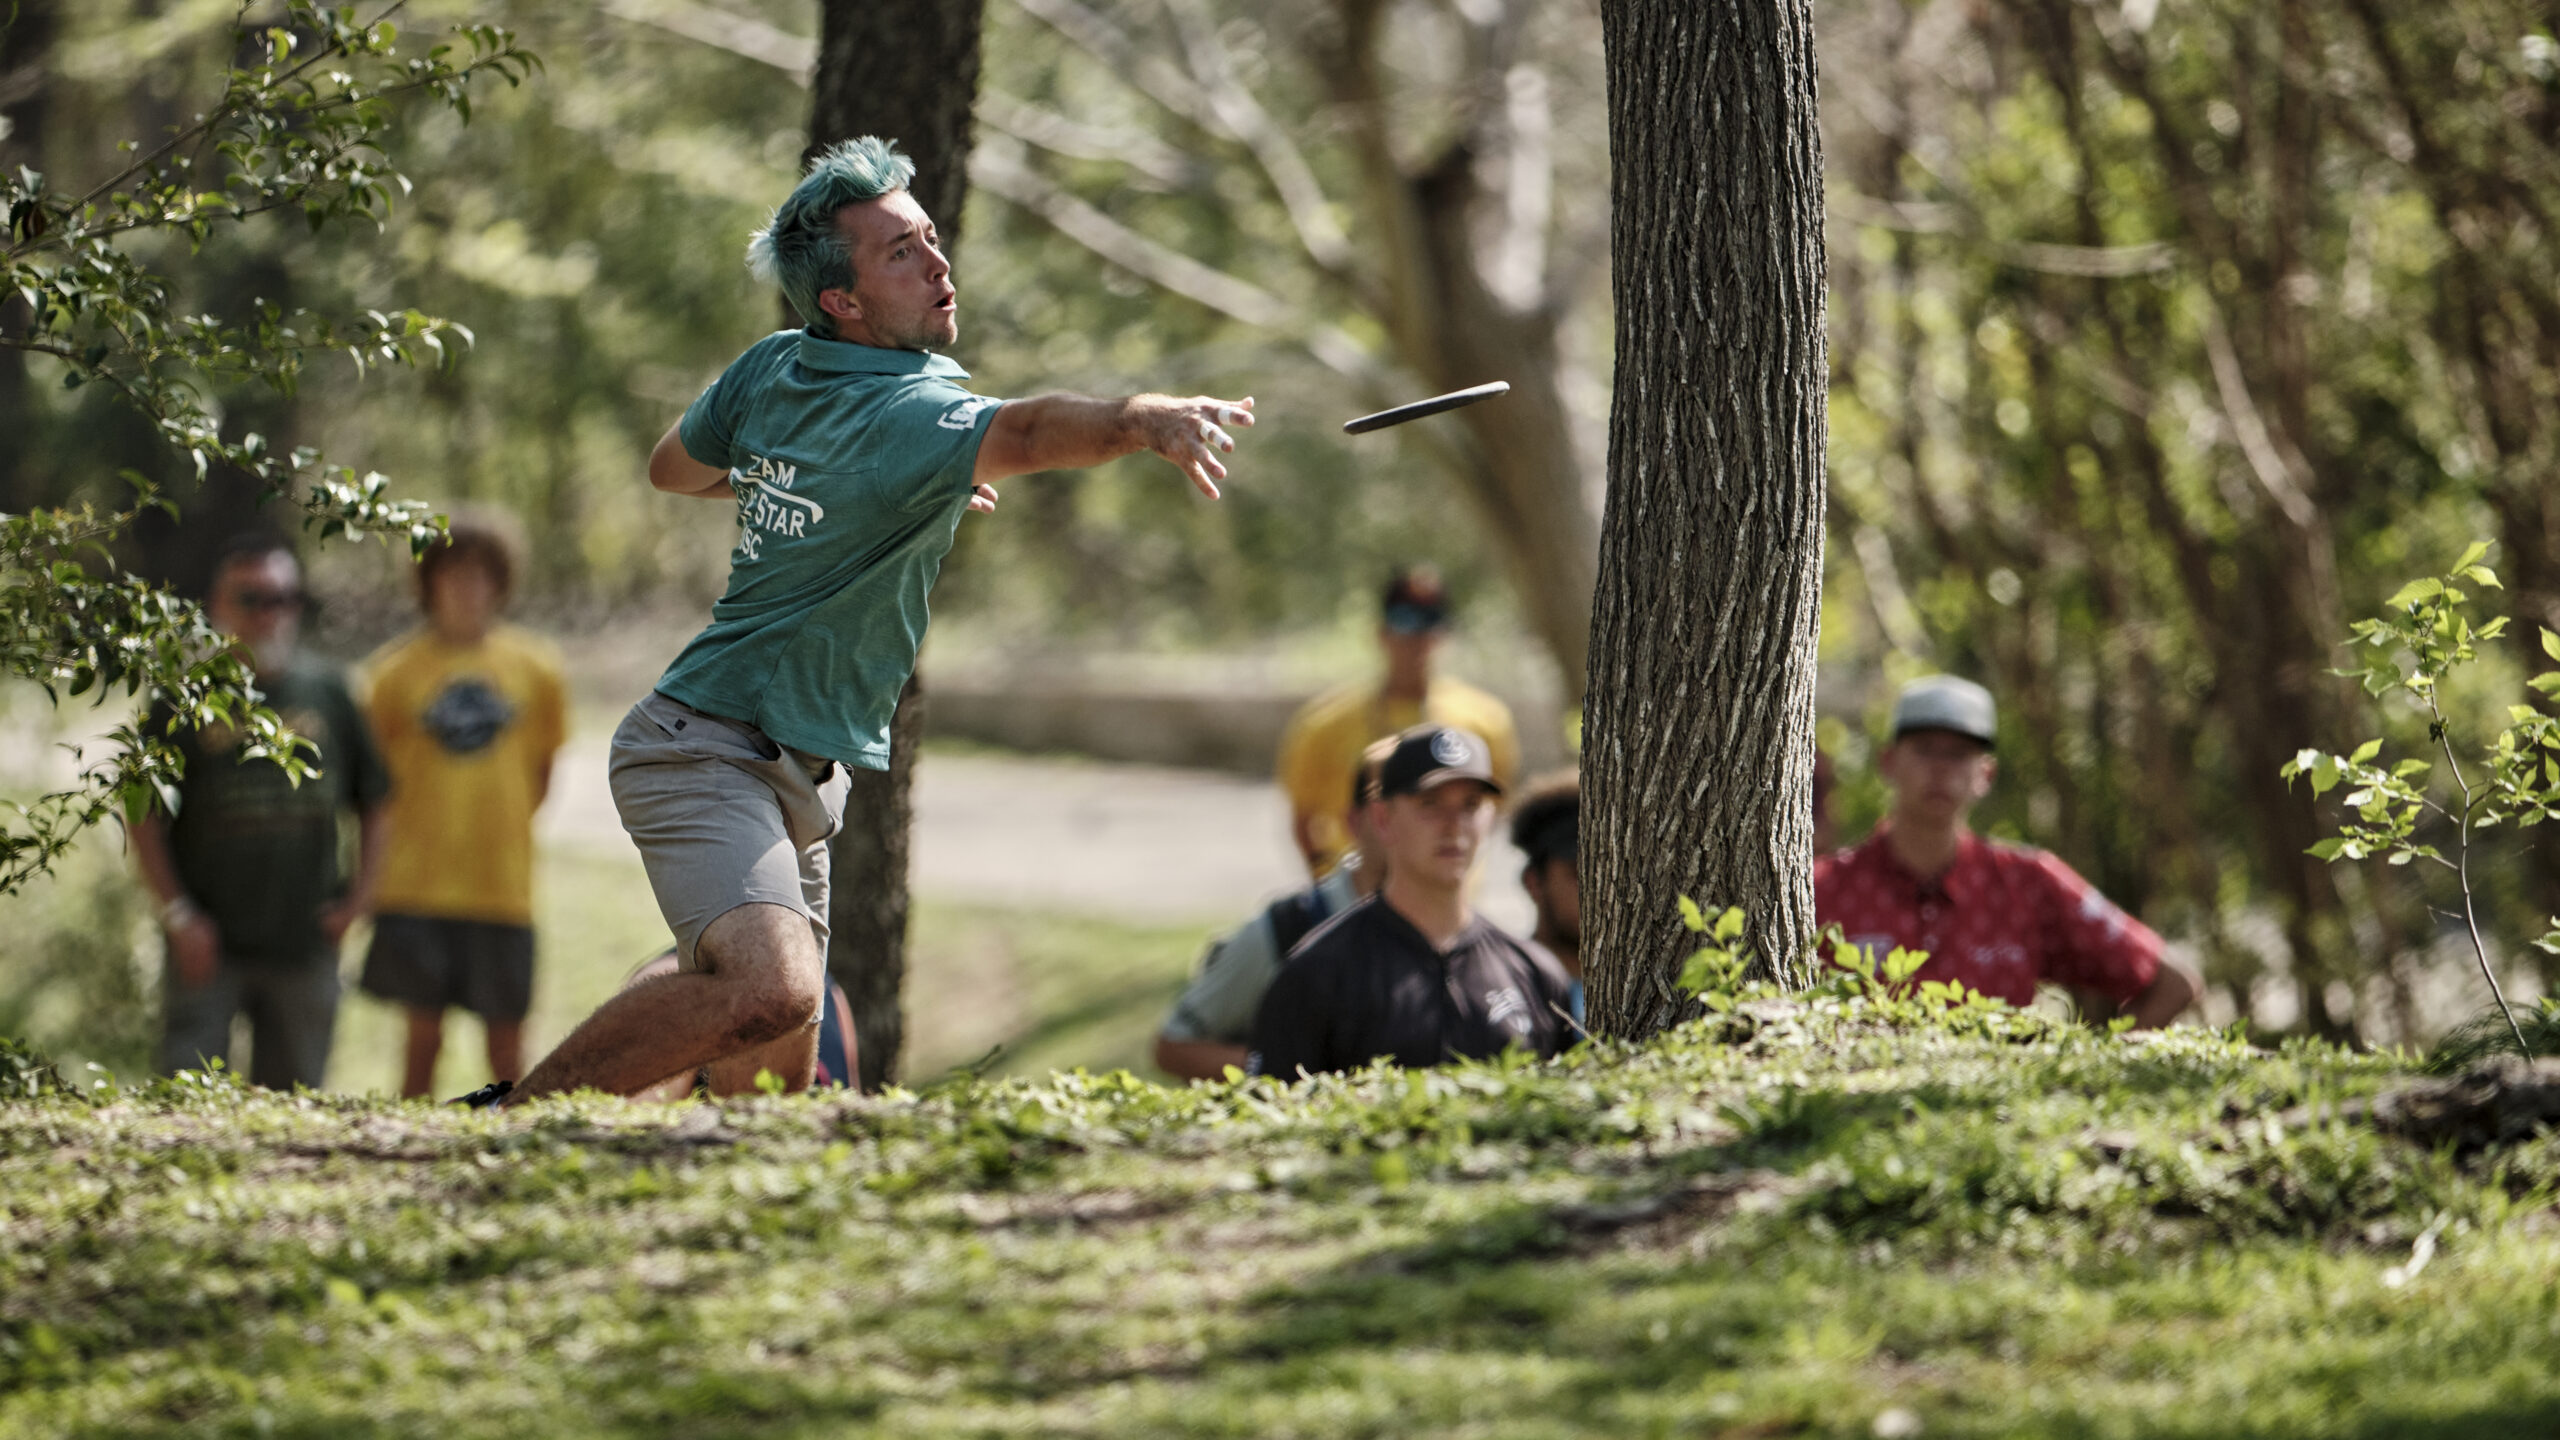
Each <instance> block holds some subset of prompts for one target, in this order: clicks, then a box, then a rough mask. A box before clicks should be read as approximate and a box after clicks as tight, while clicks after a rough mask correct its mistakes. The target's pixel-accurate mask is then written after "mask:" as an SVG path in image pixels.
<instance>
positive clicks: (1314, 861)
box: [1275, 565, 1520, 875]
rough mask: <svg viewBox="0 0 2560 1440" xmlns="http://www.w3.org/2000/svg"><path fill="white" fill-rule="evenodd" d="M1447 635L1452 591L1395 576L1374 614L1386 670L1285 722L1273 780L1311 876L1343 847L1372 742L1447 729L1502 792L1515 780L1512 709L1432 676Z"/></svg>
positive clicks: (1431, 577) (1420, 577)
mask: <svg viewBox="0 0 2560 1440" xmlns="http://www.w3.org/2000/svg"><path fill="white" fill-rule="evenodd" d="M1448 635H1449V592H1448V590H1447V588H1446V587H1445V586H1443V585H1442V584H1441V581H1440V572H1438V571H1436V570H1434V569H1432V568H1431V567H1430V566H1428V565H1415V566H1409V567H1407V568H1405V569H1402V570H1398V571H1397V572H1396V573H1395V575H1394V577H1393V578H1391V579H1390V580H1388V582H1387V589H1386V593H1385V595H1384V596H1383V597H1381V603H1380V607H1379V615H1378V653H1379V658H1381V659H1382V660H1384V661H1385V662H1386V663H1385V667H1384V669H1383V671H1382V672H1381V673H1380V674H1379V675H1378V677H1377V678H1376V679H1375V680H1367V681H1360V682H1357V683H1354V684H1349V685H1338V686H1335V687H1334V688H1333V689H1330V690H1327V691H1326V692H1324V693H1323V694H1321V695H1318V696H1316V697H1315V698H1314V699H1312V700H1309V701H1308V702H1307V703H1306V704H1304V705H1302V706H1300V707H1299V708H1298V713H1296V714H1295V715H1292V716H1290V717H1289V725H1288V728H1287V729H1286V730H1285V731H1283V732H1282V734H1281V737H1280V755H1279V761H1278V765H1277V767H1276V769H1275V773H1276V774H1277V776H1278V777H1279V781H1280V790H1281V793H1283V794H1285V795H1286V796H1288V797H1289V833H1290V837H1291V839H1292V840H1294V841H1295V842H1296V844H1297V847H1298V853H1299V854H1300V856H1302V857H1303V858H1304V859H1305V860H1306V862H1307V873H1308V874H1309V875H1322V874H1324V873H1325V871H1327V870H1329V869H1331V868H1332V867H1333V866H1334V865H1336V864H1337V863H1339V862H1340V861H1341V859H1342V855H1343V852H1344V851H1346V850H1348V849H1349V848H1350V845H1351V833H1350V831H1349V830H1348V829H1346V828H1345V827H1344V824H1343V819H1342V813H1341V808H1340V807H1341V805H1342V792H1343V789H1344V787H1346V786H1347V785H1349V784H1350V782H1351V778H1352V774H1353V772H1354V771H1355V770H1357V769H1358V768H1359V764H1360V757H1361V755H1362V754H1363V753H1364V752H1365V751H1366V750H1367V749H1368V747H1369V746H1370V745H1372V744H1374V743H1375V742H1377V741H1380V740H1386V739H1391V738H1393V737H1395V736H1397V735H1400V734H1403V733H1404V732H1405V731H1406V730H1408V729H1410V728H1411V727H1413V726H1416V725H1447V726H1453V727H1455V728H1457V729H1461V730H1464V731H1466V732H1468V733H1469V734H1471V735H1474V736H1475V737H1477V738H1478V739H1480V740H1482V741H1484V742H1485V743H1486V744H1488V745H1489V746H1491V747H1492V751H1493V773H1494V774H1495V775H1496V776H1497V777H1499V778H1500V779H1501V780H1502V782H1503V783H1504V784H1506V785H1507V784H1509V783H1510V782H1511V780H1512V779H1513V777H1515V776H1517V775H1518V774H1519V773H1520V737H1519V732H1518V730H1517V729H1516V728H1515V727H1514V726H1513V724H1512V720H1511V711H1510V709H1509V707H1507V706H1505V705H1504V704H1503V703H1502V702H1501V701H1500V700H1498V699H1495V698H1494V697H1493V696H1491V695H1489V694H1487V693H1485V692H1484V691H1482V690H1479V689H1477V688H1476V687H1475V686H1473V685H1469V684H1468V683H1466V682H1465V681H1463V680H1460V679H1458V678H1456V677H1455V676H1451V675H1443V674H1439V673H1437V669H1436V667H1437V661H1436V660H1435V659H1434V657H1435V656H1436V655H1437V654H1438V653H1439V650H1440V646H1441V644H1442V643H1443V642H1444V641H1445V640H1447V638H1448Z"/></svg>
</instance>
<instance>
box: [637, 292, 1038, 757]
mask: <svg viewBox="0 0 2560 1440" xmlns="http://www.w3.org/2000/svg"><path fill="white" fill-rule="evenodd" d="M968 374H969V372H967V371H966V370H963V369H961V368H960V367H959V366H958V365H957V364H955V363H953V362H952V361H951V360H950V359H948V358H946V357H944V356H941V355H928V354H925V353H923V352H921V351H916V350H885V349H882V348H880V347H878V346H873V345H855V344H851V343H849V342H846V341H842V340H827V339H821V338H820V337H818V336H816V335H811V334H808V333H806V332H805V331H798V330H785V331H782V332H780V333H777V334H773V335H768V336H766V337H765V338H764V339H762V340H759V341H757V342H756V343H755V345H754V346H752V347H751V348H749V349H748V351H747V353H745V354H744V355H741V356H739V357H738V358H737V359H736V360H734V361H732V362H731V363H730V365H729V368H728V369H727V370H725V371H723V372H722V373H721V375H720V378H719V379H717V380H714V381H712V382H711V386H710V388H709V389H707V390H704V391H703V392H702V394H701V396H700V398H698V399H696V400H695V401H694V402H693V405H692V407H691V408H690V409H687V410H686V411H685V412H684V421H683V424H682V425H681V426H680V427H679V428H678V430H677V436H678V438H679V439H681V440H682V441H683V442H684V448H685V451H686V453H687V454H690V455H691V456H693V458H694V459H696V460H699V461H701V462H702V463H703V464H705V465H713V466H718V467H720V468H721V469H725V470H727V471H728V472H729V485H730V487H731V488H732V489H734V490H736V491H737V492H738V546H737V549H735V550H734V551H732V552H730V556H729V589H728V593H726V594H724V595H722V596H721V597H720V602H719V603H718V604H717V605H714V606H713V607H712V609H711V624H710V626H709V627H708V628H706V629H705V630H703V632H702V633H701V634H699V635H697V636H695V637H694V638H693V643H691V644H689V645H687V646H685V648H684V651H683V653H682V654H679V655H678V656H676V659H675V663H674V664H673V665H670V666H668V667H667V673H666V674H665V675H664V676H663V677H661V678H660V679H659V681H658V689H659V690H661V691H663V692H664V693H666V694H668V695H671V696H673V697H675V698H676V699H678V700H681V701H683V702H684V703H685V704H687V705H690V706H692V707H694V708H695V709H697V710H701V711H704V712H706V713H708V714H712V715H723V716H727V717H728V718H730V719H732V720H744V721H747V722H749V723H751V724H753V725H755V726H756V727H757V728H758V729H761V730H763V731H764V733H766V734H767V735H770V736H772V737H773V738H774V739H775V740H778V741H780V742H781V743H783V744H785V745H788V746H790V747H791V748H793V749H795V750H805V751H807V752H808V753H810V754H812V755H823V756H825V757H827V758H828V759H831V760H839V761H842V762H844V763H845V764H847V765H859V766H862V767H863V768H865V769H870V770H886V769H888V768H889V717H890V715H891V714H892V712H894V711H895V710H896V709H897V705H898V691H899V690H900V689H901V688H902V687H904V686H905V685H906V683H907V676H908V675H910V674H911V673H913V672H914V670H915V667H916V647H917V646H919V645H921V644H923V643H924V627H925V621H926V618H927V613H926V609H925V596H926V595H927V593H928V592H930V591H931V590H932V589H933V581H934V577H935V576H936V575H938V574H940V573H941V571H942V557H943V556H944V555H946V554H949V553H950V550H951V537H952V535H953V534H954V532H956V531H957V530H958V529H959V526H960V517H961V516H962V515H964V514H966V513H967V512H968V508H969V494H970V487H971V477H972V476H973V475H974V473H975V472H976V469H977V464H978V444H979V442H980V441H981V440H983V439H985V438H986V432H987V426H988V424H989V423H990V422H991V420H992V419H993V418H994V415H995V412H996V407H997V406H998V405H1000V404H1002V403H1003V402H1002V401H999V400H991V399H988V398H986V397H985V396H982V395H972V394H970V393H969V392H968V391H966V390H963V389H961V388H960V387H959V386H958V385H956V384H954V383H953V382H954V381H956V380H965V379H967V378H968Z"/></svg>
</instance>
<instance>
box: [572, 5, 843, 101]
mask: <svg viewBox="0 0 2560 1440" xmlns="http://www.w3.org/2000/svg"><path fill="white" fill-rule="evenodd" d="M602 8H603V10H604V13H606V14H607V15H610V16H612V17H614V18H615V19H617V20H628V21H631V22H633V23H635V24H640V25H654V26H656V27H657V28H659V29H661V30H664V31H666V32H667V33H669V34H671V35H681V36H683V37H684V38H685V39H687V40H692V41H696V42H698V43H700V44H704V45H708V46H710V47H712V48H713V49H715V50H726V51H728V52H729V53H730V54H732V55H738V56H742V57H744V58H746V59H749V60H754V61H757V62H760V63H762V64H766V65H770V66H772V67H773V68H774V69H776V70H779V71H781V72H782V73H784V74H786V75H788V76H790V77H791V79H792V82H793V83H794V84H797V85H798V86H800V87H801V88H802V89H804V90H805V89H807V88H808V86H809V78H810V76H812V75H813V74H815V73H816V72H817V68H818V42H817V41H815V40H812V39H809V38H807V37H805V36H800V35H794V34H792V33H790V32H789V31H787V30H782V29H778V28H776V27H774V26H771V25H768V24H766V23H765V22H763V21H761V20H758V19H755V18H753V17H752V16H747V15H733V14H731V13H730V12H728V11H726V10H721V9H717V8H714V7H712V6H709V5H697V4H694V3H693V0H604V4H603V6H602Z"/></svg>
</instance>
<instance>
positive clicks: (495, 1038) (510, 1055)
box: [481, 1019, 524, 1080]
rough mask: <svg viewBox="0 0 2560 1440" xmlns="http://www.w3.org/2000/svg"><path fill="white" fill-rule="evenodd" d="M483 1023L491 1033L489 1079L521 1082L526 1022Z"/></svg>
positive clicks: (484, 1021)
mask: <svg viewBox="0 0 2560 1440" xmlns="http://www.w3.org/2000/svg"><path fill="white" fill-rule="evenodd" d="M481 1023H482V1024H483V1025H485V1026H487V1027H488V1031H489V1078H490V1079H492V1080H521V1079H523V1078H524V1022H523V1021H521V1020H487V1019H484V1020H482V1021H481Z"/></svg>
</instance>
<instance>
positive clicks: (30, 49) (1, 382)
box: [0, 0, 60, 514]
mask: <svg viewBox="0 0 2560 1440" xmlns="http://www.w3.org/2000/svg"><path fill="white" fill-rule="evenodd" d="M59 28H60V25H59V20H58V17H57V15H56V14H55V7H54V0H22V3H20V4H19V6H18V7H17V14H16V16H15V17H14V18H6V17H0V167H5V169H6V171H7V173H9V174H16V173H17V171H18V167H20V166H25V167H27V168H28V169H31V170H45V169H48V168H50V167H49V166H47V165H46V163H45V144H44V135H45V125H44V122H45V113H46V106H45V79H46V77H47V76H48V75H50V74H51V73H52V71H51V68H50V62H51V60H52V58H53V43H54V36H55V32H56V31H57V30H58V29H59ZM29 313H30V312H29V311H28V309H27V302H26V301H24V300H21V299H19V298H18V297H17V296H16V295H8V296H0V335H17V336H20V337H21V338H23V337H24V335H25V332H26V325H27V318H28V315H29ZM28 384H29V382H28V379H27V357H26V352H24V351H21V350H13V349H10V348H8V347H6V346H0V435H8V436H12V437H19V438H20V439H23V438H24V437H27V436H29V435H31V434H33V433H34V428H35V426H36V424H37V423H38V419H37V413H36V409H35V406H34V405H33V404H32V403H31V402H32V399H33V397H32V396H31V395H30V394H29V392H28ZM38 450H39V447H37V446H35V445H30V444H23V443H12V444H9V445H6V446H0V513H15V514H25V513H26V512H27V511H28V510H31V509H33V508H34V507H35V506H37V505H39V504H42V503H44V500H45V499H47V498H50V497H47V496H45V495H44V494H43V490H44V488H45V486H44V483H43V480H42V479H41V478H40V477H39V476H38V475H37V474H36V473H35V468H36V466H37V464H38V463H39V462H38V460H37V458H36V457H37V454H38Z"/></svg>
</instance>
